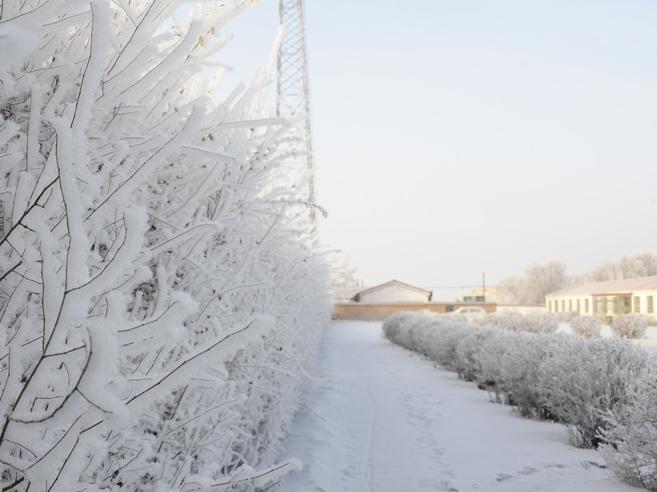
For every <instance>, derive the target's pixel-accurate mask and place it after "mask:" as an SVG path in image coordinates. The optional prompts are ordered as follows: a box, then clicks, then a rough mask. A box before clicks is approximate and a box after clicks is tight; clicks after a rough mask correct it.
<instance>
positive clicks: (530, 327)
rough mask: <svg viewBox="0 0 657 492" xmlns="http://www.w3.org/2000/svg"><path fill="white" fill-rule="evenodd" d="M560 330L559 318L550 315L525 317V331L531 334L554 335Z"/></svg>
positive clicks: (528, 315)
mask: <svg viewBox="0 0 657 492" xmlns="http://www.w3.org/2000/svg"><path fill="white" fill-rule="evenodd" d="M558 329H559V318H557V317H556V316H554V315H553V314H549V313H530V314H527V315H525V331H529V332H531V333H554V332H555V331H557V330H558Z"/></svg>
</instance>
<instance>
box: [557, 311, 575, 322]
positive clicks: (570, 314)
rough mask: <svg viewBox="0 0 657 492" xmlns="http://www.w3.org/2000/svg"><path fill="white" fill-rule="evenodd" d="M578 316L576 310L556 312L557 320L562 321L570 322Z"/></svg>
mask: <svg viewBox="0 0 657 492" xmlns="http://www.w3.org/2000/svg"><path fill="white" fill-rule="evenodd" d="M578 316H579V313H578V312H577V311H564V312H560V313H557V318H558V319H559V321H563V322H564V323H568V322H570V321H571V320H572V319H573V318H576V317H578Z"/></svg>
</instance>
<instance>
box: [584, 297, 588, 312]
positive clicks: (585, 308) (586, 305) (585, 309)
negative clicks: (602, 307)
mask: <svg viewBox="0 0 657 492" xmlns="http://www.w3.org/2000/svg"><path fill="white" fill-rule="evenodd" d="M584 312H585V313H588V312H589V300H588V299H584Z"/></svg>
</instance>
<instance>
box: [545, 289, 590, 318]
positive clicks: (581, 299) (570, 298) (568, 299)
mask: <svg viewBox="0 0 657 492" xmlns="http://www.w3.org/2000/svg"><path fill="white" fill-rule="evenodd" d="M586 299H588V301H589V309H588V311H586V309H585V308H586ZM578 300H579V306H580V307H579V311H578V310H577V301H578ZM550 301H552V302H550ZM555 301H556V302H558V303H559V310H558V311H556V310H555V309H554V302H555ZM563 301H565V304H566V308H565V309H563V308H562V302H563ZM571 303H572V309H571V308H570V305H571ZM545 305H546V308H547V310H548V312H550V313H555V314H558V313H569V312H574V313H578V314H581V315H589V316H590V315H592V314H593V296H590V295H586V294H580V295H570V296H551V295H550V296H547V297H546V300H545Z"/></svg>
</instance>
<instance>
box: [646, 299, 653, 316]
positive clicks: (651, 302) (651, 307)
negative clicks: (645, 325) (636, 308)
mask: <svg viewBox="0 0 657 492" xmlns="http://www.w3.org/2000/svg"><path fill="white" fill-rule="evenodd" d="M653 302H654V300H653V297H652V296H648V306H647V307H648V313H650V314H652V313H654V312H655V306H654V305H653Z"/></svg>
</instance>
